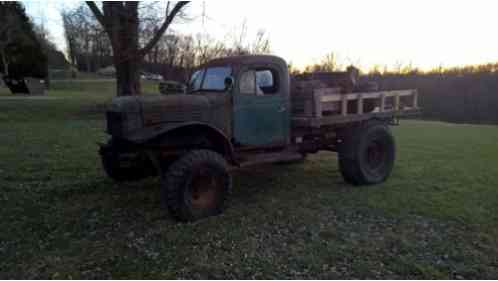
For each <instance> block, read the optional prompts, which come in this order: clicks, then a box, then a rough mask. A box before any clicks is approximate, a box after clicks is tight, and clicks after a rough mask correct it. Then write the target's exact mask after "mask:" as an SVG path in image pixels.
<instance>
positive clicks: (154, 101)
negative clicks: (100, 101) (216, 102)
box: [108, 94, 211, 126]
mask: <svg viewBox="0 0 498 281" xmlns="http://www.w3.org/2000/svg"><path fill="white" fill-rule="evenodd" d="M210 107H211V106H210V102H209V99H208V98H207V97H205V96H202V95H184V94H181V95H144V96H127V97H116V98H114V99H113V100H112V102H111V104H110V106H109V107H108V111H111V112H120V113H124V114H138V115H140V116H141V118H142V120H143V124H144V125H145V126H150V125H156V124H160V123H167V122H186V121H207V120H208V118H209V112H210Z"/></svg>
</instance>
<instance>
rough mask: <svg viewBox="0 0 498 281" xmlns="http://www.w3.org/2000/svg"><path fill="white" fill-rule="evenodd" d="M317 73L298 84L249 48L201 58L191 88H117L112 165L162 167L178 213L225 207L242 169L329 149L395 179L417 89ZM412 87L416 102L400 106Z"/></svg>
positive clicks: (166, 195)
mask: <svg viewBox="0 0 498 281" xmlns="http://www.w3.org/2000/svg"><path fill="white" fill-rule="evenodd" d="M314 82H317V81H315V80H314V79H307V80H306V81H294V82H292V85H291V78H290V76H289V72H288V67H287V63H286V62H285V61H284V60H283V59H281V58H279V57H277V56H270V55H249V56H236V57H227V58H220V59H215V60H213V61H210V62H208V63H206V64H204V65H202V66H200V67H199V68H197V69H196V70H195V71H194V73H193V74H192V76H191V79H190V81H189V83H188V85H187V87H186V89H187V91H186V92H185V93H183V94H171V95H168V94H166V95H160V94H157V95H144V96H128V97H116V98H114V99H113V100H112V102H111V103H110V105H109V107H108V110H107V113H106V114H107V115H106V116H107V133H108V134H109V135H110V139H109V142H108V143H106V144H103V145H101V148H100V155H101V158H102V163H103V167H104V170H105V171H106V173H107V174H108V175H109V176H110V177H111V178H113V179H114V180H117V181H132V180H140V179H143V178H145V177H148V176H154V175H161V182H162V183H161V189H162V193H161V194H162V195H161V196H162V197H163V199H164V200H163V201H164V202H166V205H167V207H168V209H169V211H170V213H171V214H172V215H173V216H174V217H175V218H177V219H179V220H196V219H199V218H202V217H206V216H211V215H215V214H218V213H220V212H221V211H222V209H223V207H224V204H223V202H224V200H225V197H226V196H227V195H228V192H229V190H230V188H231V175H230V171H231V170H233V169H236V168H241V167H245V166H249V165H254V164H262V163H274V162H286V161H294V160H302V159H304V158H305V156H306V154H308V153H315V152H318V151H322V150H327V151H333V152H338V153H339V161H340V166H341V172H342V174H343V176H344V179H345V180H346V181H348V182H351V183H353V184H374V183H379V182H382V181H384V180H386V179H387V177H388V176H389V174H390V172H391V170H392V167H393V163H394V139H393V137H392V135H391V133H390V131H389V129H388V126H387V125H389V124H392V123H393V120H394V118H397V117H399V116H400V115H402V114H403V113H406V112H412V111H416V110H417V105H416V92H413V91H408V92H399V93H394V92H385V93H380V92H377V93H359V94H353V93H341V91H338V90H337V89H335V88H328V87H327V86H326V85H325V86H324V85H323V83H322V84H321V85H322V86H320V87H316V83H314ZM318 82H319V81H318ZM319 84H320V83H319ZM291 88H292V90H291ZM406 96H413V99H412V103H411V105H412V108H411V111H410V110H406V109H405V108H403V109H402V110H400V101H401V100H402V99H404V98H405V97H406ZM390 98H392V99H391V100H393V102H392V105H393V106H392V108H389V106H386V104H389V103H388V102H387V101H388V100H389V99H390ZM367 101H369V103H367ZM372 101H378V104H379V108H380V109H379V111H378V112H374V106H372V105H373V104H374V103H372ZM365 108H370V109H369V112H365ZM370 111H371V112H370ZM348 115H349V116H348ZM369 165H370V166H369Z"/></svg>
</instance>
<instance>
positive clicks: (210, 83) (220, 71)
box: [190, 66, 232, 91]
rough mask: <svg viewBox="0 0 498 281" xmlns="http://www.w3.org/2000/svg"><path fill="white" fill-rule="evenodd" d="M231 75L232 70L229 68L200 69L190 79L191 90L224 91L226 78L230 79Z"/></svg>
mask: <svg viewBox="0 0 498 281" xmlns="http://www.w3.org/2000/svg"><path fill="white" fill-rule="evenodd" d="M231 74H232V69H231V68H230V67H227V66H222V67H210V68H207V69H199V70H197V71H196V72H194V74H193V75H192V78H191V79H190V89H191V90H192V91H199V90H206V91H224V90H225V78H227V77H230V75H231Z"/></svg>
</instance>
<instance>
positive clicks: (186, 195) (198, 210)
mask: <svg viewBox="0 0 498 281" xmlns="http://www.w3.org/2000/svg"><path fill="white" fill-rule="evenodd" d="M161 185H162V187H161V192H162V195H161V196H162V199H163V202H165V203H166V205H167V207H168V210H169V212H170V213H171V215H172V216H173V217H174V218H175V219H177V220H179V221H195V220H198V219H201V218H205V217H209V216H214V215H218V214H220V213H222V212H223V210H224V208H225V201H226V197H227V196H228V194H229V192H230V189H231V186H232V178H231V175H230V173H229V172H228V164H227V162H226V161H225V159H224V158H223V156H221V155H220V154H218V153H216V152H214V151H211V150H193V151H191V152H188V153H186V154H185V155H184V156H182V157H181V158H179V159H178V160H176V161H175V162H173V164H171V166H170V167H169V169H168V170H167V171H166V172H165V173H164V174H163V177H162V181H161Z"/></svg>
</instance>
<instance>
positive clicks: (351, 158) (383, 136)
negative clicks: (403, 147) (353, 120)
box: [338, 122, 396, 185]
mask: <svg viewBox="0 0 498 281" xmlns="http://www.w3.org/2000/svg"><path fill="white" fill-rule="evenodd" d="M338 148H339V149H338V152H339V168H340V171H341V174H342V176H343V178H344V180H345V181H346V182H348V183H351V184H354V185H370V184H377V183H381V182H384V181H385V180H386V179H387V178H388V177H389V175H390V174H391V172H392V169H393V167H394V160H395V155H396V147H395V141H394V137H393V136H392V134H391V131H390V130H389V127H388V126H387V125H386V124H384V123H380V122H369V123H367V124H365V125H363V126H358V127H355V128H353V129H348V130H345V131H343V132H341V143H340V144H339V147H338Z"/></svg>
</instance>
